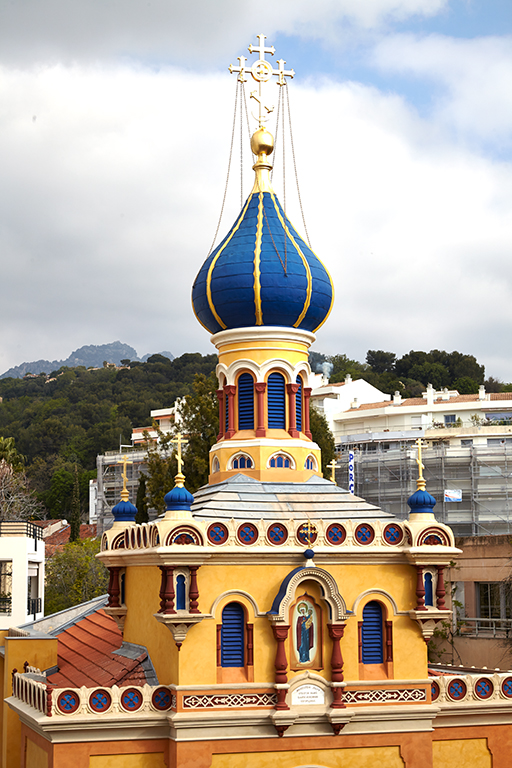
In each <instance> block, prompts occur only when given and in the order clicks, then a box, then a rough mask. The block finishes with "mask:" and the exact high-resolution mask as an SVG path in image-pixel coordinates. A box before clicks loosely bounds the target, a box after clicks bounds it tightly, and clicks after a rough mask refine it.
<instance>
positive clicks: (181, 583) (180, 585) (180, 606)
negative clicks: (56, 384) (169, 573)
mask: <svg viewBox="0 0 512 768" xmlns="http://www.w3.org/2000/svg"><path fill="white" fill-rule="evenodd" d="M176 609H177V610H178V611H184V610H185V577H184V575H183V574H182V573H180V574H179V575H178V576H177V578H176Z"/></svg>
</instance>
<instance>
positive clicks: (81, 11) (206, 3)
mask: <svg viewBox="0 0 512 768" xmlns="http://www.w3.org/2000/svg"><path fill="white" fill-rule="evenodd" d="M447 2H448V0H364V1H362V0H316V2H315V3H311V2H310V0H279V2H276V3H274V5H273V7H272V13H265V14H264V16H265V18H264V21H263V27H264V31H265V34H267V35H268V36H270V35H274V34H275V33H276V32H284V33H287V34H301V35H302V36H305V37H308V38H309V37H313V38H317V39H323V40H325V41H327V42H329V43H330V44H337V43H339V37H340V34H342V33H343V34H345V32H346V29H345V27H346V26H347V24H353V25H355V26H356V27H359V28H361V29H373V28H377V27H379V26H380V25H382V24H383V23H385V22H387V21H389V20H403V19H405V18H407V17H410V16H416V15H420V16H432V15H434V14H436V13H438V12H439V11H440V10H441V9H442V8H444V7H445V6H446V5H447ZM261 27H262V7H261V4H258V3H254V2H251V1H250V0H216V1H215V2H214V0H195V2H189V3H183V2H178V0H151V2H146V0H144V1H142V0H87V2H84V0H23V2H10V3H4V4H3V5H2V6H0V51H1V60H2V61H3V62H4V63H6V62H11V63H15V64H18V65H22V66H24V65H26V64H29V63H31V62H34V61H44V62H53V63H57V62H59V61H65V62H67V63H71V62H77V61H91V60H95V59H106V58H110V57H119V56H126V57H128V58H141V59H145V60H146V61H147V62H155V61H156V62H160V61H167V62H173V63H178V62H180V61H181V62H182V63H183V62H186V63H187V65H188V66H191V67H193V68H194V67H197V66H198V64H199V63H200V62H201V63H203V64H204V63H205V62H208V63H209V64H210V65H211V63H212V61H213V62H219V61H220V62H223V58H220V59H219V57H222V53H223V52H224V51H230V50H231V51H237V50H239V49H240V47H241V48H242V49H245V48H246V46H247V45H248V44H249V42H250V41H251V40H252V41H253V42H256V41H255V39H254V35H255V34H256V33H258V32H259V31H261Z"/></svg>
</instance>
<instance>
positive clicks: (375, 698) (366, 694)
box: [343, 688, 427, 704]
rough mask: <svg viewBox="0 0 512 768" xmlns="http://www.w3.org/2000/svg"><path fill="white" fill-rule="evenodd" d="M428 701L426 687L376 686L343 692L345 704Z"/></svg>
mask: <svg viewBox="0 0 512 768" xmlns="http://www.w3.org/2000/svg"><path fill="white" fill-rule="evenodd" d="M426 701H427V692H426V690H425V688H374V689H370V690H368V689H366V690H363V691H344V692H343V702H344V703H345V704H389V703H390V704H411V703H416V702H426Z"/></svg>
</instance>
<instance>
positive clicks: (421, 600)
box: [416, 565, 427, 611]
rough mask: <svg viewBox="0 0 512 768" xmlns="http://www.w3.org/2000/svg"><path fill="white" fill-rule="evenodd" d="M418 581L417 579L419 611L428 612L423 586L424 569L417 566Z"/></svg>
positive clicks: (417, 607)
mask: <svg viewBox="0 0 512 768" xmlns="http://www.w3.org/2000/svg"><path fill="white" fill-rule="evenodd" d="M416 571H417V574H418V576H417V579H416V597H417V600H418V602H417V605H416V610H417V611H426V610H427V609H426V608H425V585H424V584H423V568H422V567H421V565H417V566H416Z"/></svg>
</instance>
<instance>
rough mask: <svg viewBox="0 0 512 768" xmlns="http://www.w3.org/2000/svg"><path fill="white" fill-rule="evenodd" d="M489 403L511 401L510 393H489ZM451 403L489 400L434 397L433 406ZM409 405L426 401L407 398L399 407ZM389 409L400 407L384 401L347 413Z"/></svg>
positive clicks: (471, 397) (364, 404)
mask: <svg viewBox="0 0 512 768" xmlns="http://www.w3.org/2000/svg"><path fill="white" fill-rule="evenodd" d="M490 396H491V402H492V401H493V400H512V392H491V393H490ZM452 403H483V404H485V403H489V400H479V399H478V395H455V396H454V397H450V399H449V400H443V399H442V397H436V398H435V400H434V405H446V406H447V407H449V406H450V405H451V404H452ZM410 405H424V406H426V405H427V400H426V398H425V397H407V398H405V399H404V400H402V402H401V403H400V406H405V407H408V406H410ZM388 406H390V407H394V408H397V407H400V406H396V405H395V406H393V401H392V400H384V401H380V402H378V403H361V405H359V406H358V407H357V408H352V409H348V411H347V412H348V413H350V410H353V411H366V410H372V409H373V408H387V407H388Z"/></svg>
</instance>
